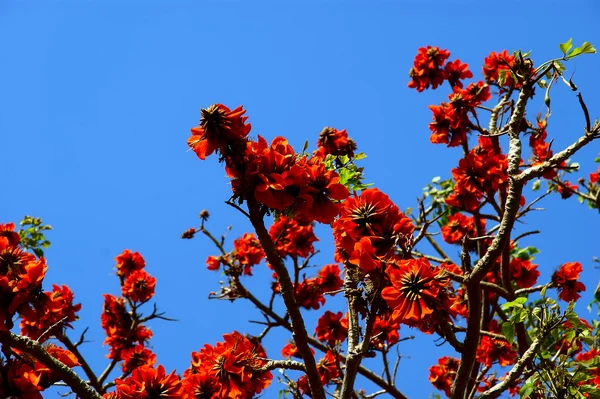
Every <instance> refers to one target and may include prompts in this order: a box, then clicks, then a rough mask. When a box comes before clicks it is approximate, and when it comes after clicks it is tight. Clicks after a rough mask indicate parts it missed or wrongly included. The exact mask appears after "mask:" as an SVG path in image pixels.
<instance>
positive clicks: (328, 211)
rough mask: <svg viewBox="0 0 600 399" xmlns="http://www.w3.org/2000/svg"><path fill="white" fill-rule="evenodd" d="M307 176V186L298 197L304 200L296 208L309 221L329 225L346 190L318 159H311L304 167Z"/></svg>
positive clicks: (332, 172) (337, 177)
mask: <svg viewBox="0 0 600 399" xmlns="http://www.w3.org/2000/svg"><path fill="white" fill-rule="evenodd" d="M305 170H306V172H307V174H308V180H307V186H306V188H305V190H304V191H303V192H302V193H301V194H299V195H298V198H301V199H302V200H304V201H303V202H302V203H301V204H300V205H299V207H298V210H299V212H300V213H301V214H302V215H303V216H304V217H305V218H308V219H309V220H316V221H317V222H320V223H324V224H330V223H331V222H333V219H335V217H336V216H337V215H338V214H339V213H340V208H341V206H342V205H341V204H340V203H339V202H334V201H341V200H344V199H346V198H347V197H348V189H347V188H346V186H344V185H343V184H340V183H339V180H340V178H339V176H338V174H337V172H335V171H333V170H329V171H328V170H327V169H326V168H325V164H324V163H323V160H322V159H321V158H319V157H314V158H311V159H310V160H309V161H308V162H307V163H306V166H305Z"/></svg>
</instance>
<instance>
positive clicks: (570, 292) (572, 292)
mask: <svg viewBox="0 0 600 399" xmlns="http://www.w3.org/2000/svg"><path fill="white" fill-rule="evenodd" d="M582 271H583V267H582V266H581V263H578V262H569V263H565V264H564V265H562V266H561V267H560V269H559V270H558V271H556V272H554V274H553V275H552V283H553V284H554V285H555V286H556V287H557V288H558V297H559V298H560V299H562V300H563V301H566V302H569V301H576V300H578V299H579V298H580V297H581V295H579V293H580V292H582V291H585V285H584V284H583V283H582V282H581V281H577V279H578V278H579V274H581V272H582Z"/></svg>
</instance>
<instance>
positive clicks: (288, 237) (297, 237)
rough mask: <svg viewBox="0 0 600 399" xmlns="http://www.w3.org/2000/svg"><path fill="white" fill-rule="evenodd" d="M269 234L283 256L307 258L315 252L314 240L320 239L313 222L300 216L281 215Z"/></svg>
mask: <svg viewBox="0 0 600 399" xmlns="http://www.w3.org/2000/svg"><path fill="white" fill-rule="evenodd" d="M269 235H270V236H271V239H272V240H273V242H274V243H275V246H276V247H277V252H278V253H279V256H281V257H282V258H285V257H287V256H290V257H292V258H306V257H307V256H309V255H310V254H313V253H314V252H315V248H314V247H313V242H315V241H319V239H318V238H317V237H316V236H315V233H314V231H313V225H312V223H311V222H306V221H305V220H302V219H300V218H298V217H294V218H289V217H287V216H280V217H279V218H278V219H277V220H276V221H275V223H273V225H272V226H271V228H270V229H269Z"/></svg>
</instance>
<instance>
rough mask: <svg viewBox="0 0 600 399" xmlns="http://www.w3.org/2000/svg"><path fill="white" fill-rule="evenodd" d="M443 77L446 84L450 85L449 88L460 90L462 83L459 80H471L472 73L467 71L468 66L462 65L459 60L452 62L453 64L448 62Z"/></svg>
mask: <svg viewBox="0 0 600 399" xmlns="http://www.w3.org/2000/svg"><path fill="white" fill-rule="evenodd" d="M444 76H445V78H446V80H448V83H450V86H452V87H455V86H456V87H460V88H461V89H462V87H463V83H462V82H461V80H462V79H470V78H472V77H473V72H471V71H469V66H468V65H467V64H463V63H462V62H460V60H454V61H453V62H448V63H447V64H446V69H445V70H444Z"/></svg>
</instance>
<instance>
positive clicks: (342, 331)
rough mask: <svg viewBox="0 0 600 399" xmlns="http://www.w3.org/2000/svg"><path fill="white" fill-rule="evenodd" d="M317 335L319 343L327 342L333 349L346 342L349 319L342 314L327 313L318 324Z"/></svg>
mask: <svg viewBox="0 0 600 399" xmlns="http://www.w3.org/2000/svg"><path fill="white" fill-rule="evenodd" d="M315 334H316V335H317V339H318V340H319V341H322V342H327V344H328V345H329V346H331V347H333V346H335V345H336V344H337V343H341V342H344V341H345V340H346V338H347V337H348V317H347V316H344V315H342V312H337V313H335V314H334V313H332V312H330V311H326V312H325V313H324V314H323V316H321V317H320V318H319V321H318V322H317V328H316V329H315Z"/></svg>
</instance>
